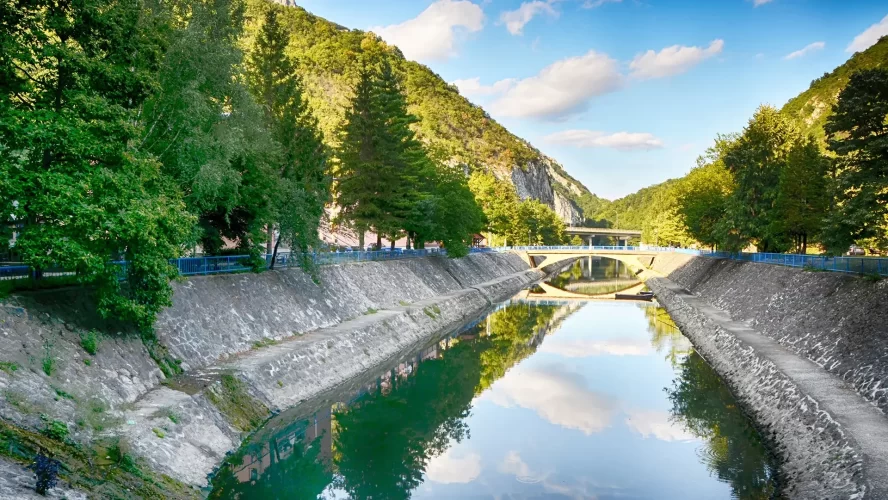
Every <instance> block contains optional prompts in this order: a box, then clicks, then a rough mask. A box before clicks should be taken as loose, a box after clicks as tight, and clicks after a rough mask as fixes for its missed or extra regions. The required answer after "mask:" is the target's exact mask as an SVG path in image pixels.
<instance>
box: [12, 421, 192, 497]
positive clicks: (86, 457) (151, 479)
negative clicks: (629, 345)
mask: <svg viewBox="0 0 888 500" xmlns="http://www.w3.org/2000/svg"><path fill="white" fill-rule="evenodd" d="M125 449H126V447H125V445H121V443H120V442H119V441H116V442H106V443H99V444H97V445H96V446H95V447H92V448H91V447H87V446H83V445H80V444H77V443H73V442H70V441H67V442H62V441H59V440H56V439H53V438H51V437H49V436H46V435H44V434H41V433H39V432H33V431H29V430H25V429H22V428H19V427H16V426H14V425H12V424H10V423H9V422H6V421H3V420H0V456H3V457H6V458H8V459H10V460H12V461H14V462H18V463H20V464H22V465H25V466H26V465H29V464H30V463H31V462H32V461H33V460H34V457H35V456H36V454H37V453H38V452H40V453H43V454H44V455H46V456H49V457H51V458H53V459H55V460H58V461H59V462H61V463H62V471H61V474H60V477H61V478H62V479H63V480H64V481H65V482H67V483H70V484H71V486H72V487H73V488H75V489H78V490H82V491H85V492H87V493H88V494H89V497H90V498H156V499H161V498H163V499H166V498H173V499H198V498H201V495H200V492H199V491H198V490H195V489H193V488H191V487H189V486H187V485H185V484H183V483H180V482H178V481H176V480H174V479H171V478H169V477H167V476H164V475H160V474H156V473H154V472H151V470H150V469H148V468H147V467H144V466H142V464H140V463H139V462H138V461H136V460H135V459H133V458H132V456H131V455H129V454H128V453H126V451H125Z"/></svg>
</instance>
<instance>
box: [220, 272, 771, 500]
mask: <svg viewBox="0 0 888 500" xmlns="http://www.w3.org/2000/svg"><path fill="white" fill-rule="evenodd" d="M631 281H632V275H631V273H628V271H627V270H625V269H624V268H623V267H622V265H621V264H619V263H617V262H616V261H613V260H609V259H600V260H599V259H595V260H590V259H584V260H582V261H579V262H577V263H575V264H573V265H572V266H569V267H568V268H566V269H565V270H564V272H562V273H560V274H559V275H557V276H555V277H553V278H552V279H551V280H549V282H548V284H550V285H552V286H554V287H558V288H559V289H563V290H570V291H573V292H580V293H590V294H592V295H598V294H600V293H605V292H613V291H618V290H619V289H621V287H622V288H625V287H626V285H631V283H628V282H631ZM532 295H533V294H531V296H532ZM523 296H524V297H525V298H524V299H522V300H513V301H509V302H508V303H505V304H501V305H500V306H499V307H497V308H496V309H495V310H494V311H492V312H491V313H490V314H488V315H487V316H486V317H484V318H482V319H480V320H478V321H473V322H472V323H470V324H468V325H465V326H464V327H463V328H461V329H459V330H457V331H455V332H453V333H451V334H450V335H448V336H446V337H445V338H443V339H441V340H439V341H437V342H435V343H432V344H430V345H428V346H425V347H424V348H422V349H420V350H417V351H415V352H411V353H409V354H408V355H406V356H405V357H404V358H403V359H401V360H400V362H396V363H392V367H391V369H388V370H380V371H379V372H378V373H374V374H368V376H367V377H366V378H365V379H362V380H360V381H355V382H354V383H353V384H351V385H350V386H348V387H343V388H341V389H339V390H338V391H336V392H333V393H330V394H328V395H326V396H325V397H322V398H318V399H317V400H314V401H310V402H306V403H304V404H303V405H300V407H297V408H294V409H291V410H289V411H287V412H286V413H285V414H282V415H279V416H278V417H276V418H274V419H272V420H271V421H270V422H269V423H268V424H267V425H266V426H264V427H263V428H262V429H260V430H259V431H258V432H257V433H256V434H255V435H254V436H253V438H252V439H251V440H250V441H249V442H247V443H246V444H245V445H244V446H243V447H242V448H241V449H240V450H239V451H238V452H237V453H235V454H233V455H232V456H231V457H230V459H229V460H228V462H227V463H226V464H224V465H223V466H222V468H221V470H220V471H219V473H218V474H217V475H216V477H215V479H214V481H213V485H212V486H213V491H212V492H211V493H210V496H211V498H256V499H260V498H261V499H270V498H281V499H284V498H286V499H291V498H292V499H301V498H306V499H308V498H323V499H340V498H357V499H369V498H373V499H402V498H403V499H406V498H417V499H421V498H446V499H449V498H479V499H480V498H547V499H548V498H553V499H554V498H602V499H604V498H657V499H693V498H699V499H718V498H743V499H747V498H749V499H759V498H770V497H772V496H773V495H774V494H775V492H776V491H777V488H776V482H775V470H776V466H775V462H774V460H773V458H772V457H771V456H770V454H769V453H768V452H767V450H766V449H765V447H764V446H763V444H762V442H761V438H760V436H759V434H758V433H757V432H756V431H755V429H754V428H753V427H752V426H751V425H750V423H749V422H748V420H747V419H746V418H745V416H744V415H743V413H742V412H741V411H740V409H739V408H738V406H737V403H736V401H735V400H734V398H733V396H732V395H731V393H730V391H729V390H728V389H727V387H726V386H725V385H724V383H723V382H722V381H721V379H720V378H719V377H718V375H717V374H716V373H715V372H714V371H713V370H712V369H711V368H710V367H709V366H708V365H707V364H706V362H705V360H703V359H702V358H701V357H700V356H699V355H698V354H697V353H695V352H694V349H693V347H692V346H691V344H690V342H689V341H688V340H687V339H686V338H685V337H684V336H682V334H681V332H680V331H679V330H678V328H676V326H675V324H674V323H673V322H672V321H671V319H670V318H669V315H668V314H667V313H666V311H665V310H664V309H662V308H661V307H658V305H657V304H656V302H653V303H644V302H618V301H613V300H611V301H604V300H601V301H598V300H592V301H582V300H575V299H574V300H570V301H563V302H561V303H559V302H558V301H554V300H535V299H533V298H529V297H531V296H529V295H528V294H526V293H525V294H524V295H523Z"/></svg>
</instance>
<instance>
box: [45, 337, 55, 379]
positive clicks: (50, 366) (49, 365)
mask: <svg viewBox="0 0 888 500" xmlns="http://www.w3.org/2000/svg"><path fill="white" fill-rule="evenodd" d="M53 371H55V360H54V359H53V358H52V342H50V341H49V340H45V341H43V373H45V374H46V376H47V377H51V376H52V372H53Z"/></svg>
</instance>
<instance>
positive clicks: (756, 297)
mask: <svg viewBox="0 0 888 500" xmlns="http://www.w3.org/2000/svg"><path fill="white" fill-rule="evenodd" d="M652 268H653V269H654V270H655V271H659V272H661V273H663V274H666V275H668V277H669V279H671V280H672V281H675V282H676V283H678V284H680V285H682V286H683V287H684V288H686V289H688V290H689V291H691V292H693V293H694V294H697V295H699V296H701V297H703V298H704V299H705V300H706V301H708V302H709V303H711V304H712V305H713V306H715V307H717V308H719V309H722V310H724V311H726V312H728V313H729V314H730V315H731V317H732V318H735V319H741V320H743V321H747V322H748V323H749V325H750V326H751V327H752V328H754V329H755V330H756V331H758V332H760V333H763V334H765V335H767V336H768V337H771V338H773V339H774V340H776V341H778V342H779V343H780V344H781V345H783V346H785V347H787V348H789V349H791V350H792V351H795V352H796V353H798V354H800V355H802V356H804V357H806V358H808V359H810V360H811V361H813V362H815V363H817V364H818V365H820V366H822V367H823V368H824V369H826V370H829V371H830V372H831V373H834V374H836V375H838V376H839V377H841V378H842V379H844V380H846V381H848V382H849V383H850V384H852V385H853V386H854V388H855V389H856V390H857V392H859V393H860V394H861V395H862V396H863V397H864V398H866V399H867V400H868V401H871V402H872V403H873V404H875V405H877V406H878V407H879V408H880V409H881V410H882V411H884V412H888V280H885V279H883V280H879V281H872V280H869V279H866V278H862V277H858V276H853V275H847V274H842V273H833V272H812V271H805V270H802V269H797V268H791V267H784V266H775V265H766V264H754V263H749V262H736V261H730V260H723V259H709V258H704V257H691V256H687V255H678V254H664V255H661V256H658V257H657V258H655V259H654V262H653V266H652Z"/></svg>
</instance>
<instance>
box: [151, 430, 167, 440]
mask: <svg viewBox="0 0 888 500" xmlns="http://www.w3.org/2000/svg"><path fill="white" fill-rule="evenodd" d="M151 432H153V433H154V435H155V436H157V437H159V438H160V439H163V438H165V437H166V433H165V432H163V430H161V429H158V428H157V427H155V428H153V429H151Z"/></svg>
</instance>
